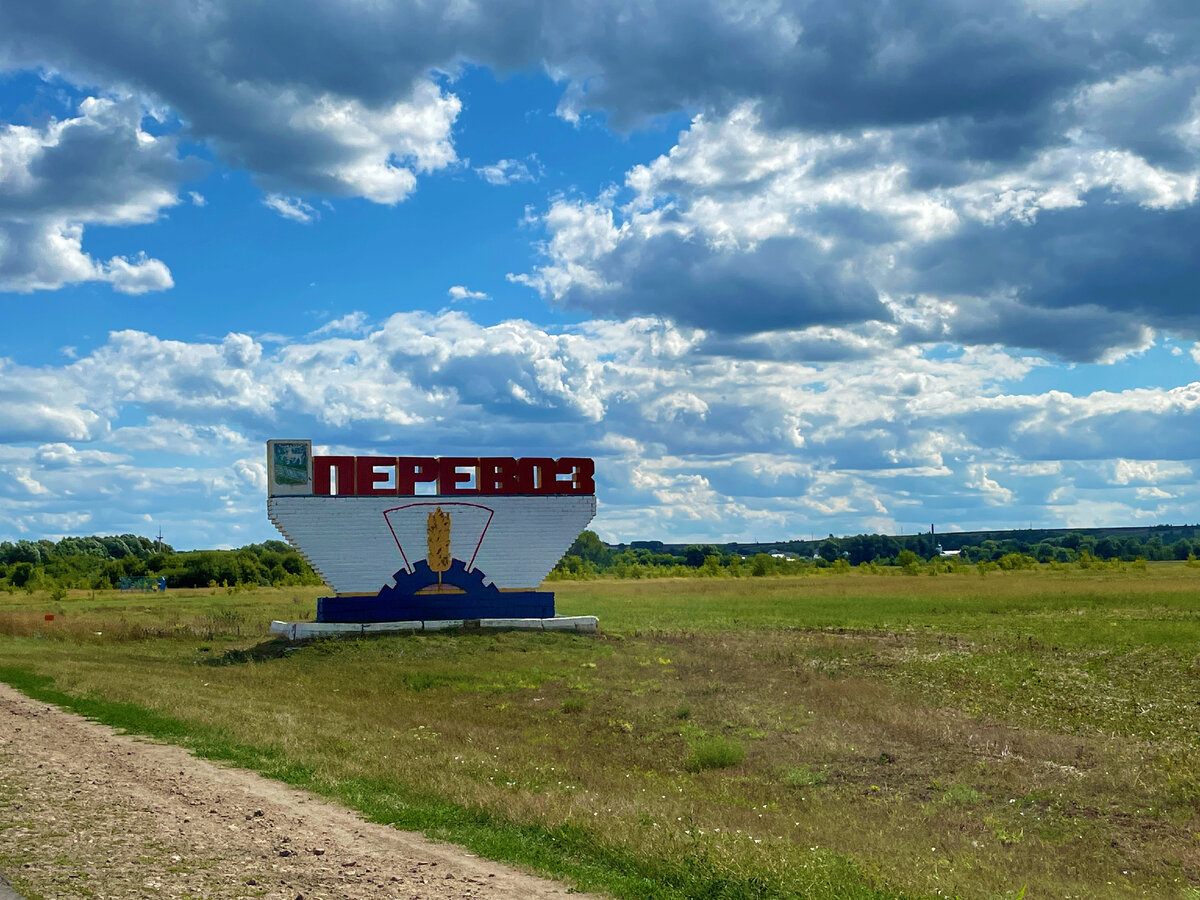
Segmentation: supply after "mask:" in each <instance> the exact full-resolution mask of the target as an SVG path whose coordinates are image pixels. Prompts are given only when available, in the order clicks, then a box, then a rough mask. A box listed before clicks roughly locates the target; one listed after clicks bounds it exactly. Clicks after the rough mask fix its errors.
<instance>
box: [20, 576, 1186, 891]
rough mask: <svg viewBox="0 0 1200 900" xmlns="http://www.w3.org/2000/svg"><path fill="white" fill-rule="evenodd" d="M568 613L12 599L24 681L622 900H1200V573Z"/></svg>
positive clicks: (958, 583)
mask: <svg viewBox="0 0 1200 900" xmlns="http://www.w3.org/2000/svg"><path fill="white" fill-rule="evenodd" d="M553 587H554V590H555V591H556V592H557V594H558V609H559V612H560V613H562V614H595V615H598V616H599V617H600V621H601V626H602V628H603V629H604V633H603V634H601V635H598V636H594V637H588V636H576V635H564V634H522V633H493V634H470V633H463V634H436V635H409V636H397V637H386V638H374V639H370V640H346V641H326V642H319V643H314V644H310V645H307V646H302V647H299V648H285V647H284V646H283V645H281V644H277V643H273V642H269V641H268V640H267V634H266V625H267V622H268V620H269V619H270V618H272V617H275V618H287V619H299V618H303V617H304V616H305V615H306V614H307V615H309V616H311V614H312V610H313V609H314V603H313V599H314V597H315V596H316V594H317V591H315V590H312V589H286V590H278V591H276V590H260V591H256V592H253V593H233V594H230V593H227V592H225V591H218V592H210V591H200V592H176V593H170V594H167V595H165V596H158V595H145V594H143V595H136V596H131V595H121V594H112V593H106V594H98V595H95V596H91V595H80V596H78V597H75V596H73V597H69V598H68V599H66V600H64V601H61V602H58V603H55V602H53V601H51V600H50V599H49V598H47V597H43V596H40V595H37V594H35V595H26V594H22V593H17V594H12V595H7V594H0V635H5V636H4V637H0V679H3V680H5V681H7V682H9V683H12V684H14V685H16V686H18V687H20V688H22V689H23V690H25V691H27V692H29V693H32V694H34V695H36V696H40V697H42V698H44V699H47V700H49V701H53V702H58V703H60V704H62V705H66V706H70V707H73V708H76V709H79V710H81V711H83V712H85V713H87V714H89V715H93V716H95V717H97V718H100V719H104V720H106V721H109V722H112V723H114V724H117V725H120V726H122V727H125V728H128V729H130V730H133V731H138V732H141V733H146V734H152V735H158V736H161V737H165V738H167V739H169V740H172V741H176V742H179V743H183V744H186V745H189V746H191V747H193V748H195V749H196V750H197V752H200V753H202V754H204V755H208V756H212V757H216V758H223V759H229V760H233V761H235V762H237V763H239V764H241V765H246V766H249V767H252V768H256V769H258V770H260V771H263V772H265V773H267V774H269V775H271V776H273V777H276V778H281V779H283V780H286V781H289V782H291V783H294V784H299V785H302V786H305V787H308V788H311V789H314V790H317V791H320V792H322V793H325V794H327V795H329V796H333V797H336V798H338V799H339V800H341V801H342V802H345V803H347V804H349V805H352V806H355V807H356V808H358V809H360V810H362V811H363V813H364V814H365V815H367V816H369V817H371V818H374V819H377V820H379V821H384V822H394V823H396V824H398V825H400V826H402V827H407V828H415V829H419V830H422V831H425V832H426V833H428V834H430V835H433V836H435V837H444V838H448V839H451V840H455V841H457V842H459V843H463V844H465V845H466V846H468V847H470V848H471V849H472V850H474V851H475V852H478V853H480V854H483V855H488V856H492V857H495V858H500V859H506V860H510V861H515V862H518V863H522V864H524V865H526V866H529V867H531V868H534V869H537V870H539V871H542V872H546V873H549V874H553V875H556V876H559V877H563V878H565V879H567V880H568V881H571V882H572V883H574V884H576V885H578V886H580V887H583V888H589V889H596V888H601V889H605V890H608V891H609V892H611V893H613V894H614V895H616V896H622V897H663V898H667V897H713V898H717V897H721V898H726V897H728V898H735V897H776V896H794V897H804V898H877V900H889V898H916V897H964V898H1017V897H1021V896H1023V897H1025V898H1043V897H1046V898H1049V897H1056V898H1104V897H1163V898H1169V897H1180V898H1187V900H1200V889H1198V888H1200V728H1198V723H1200V570H1197V569H1195V568H1188V567H1186V566H1183V565H1171V564H1151V565H1150V566H1149V568H1148V569H1147V570H1145V571H1132V570H1131V571H1124V572H1122V571H1116V570H1101V571H1096V570H1060V571H1050V570H1042V571H1037V572H1011V573H999V572H993V573H990V574H988V575H987V576H986V577H983V576H980V575H978V574H976V573H971V574H965V573H964V574H955V575H946V574H942V575H939V576H937V577H930V576H915V577H909V576H903V575H891V574H887V575H882V574H881V575H869V574H863V573H859V572H852V573H850V574H845V575H820V576H813V577H805V578H789V579H784V578H778V579H775V578H756V579H741V580H733V579H711V580H704V579H690V580H658V581H647V582H631V581H620V582H618V581H592V582H559V583H556V584H555V585H553ZM46 615H54V620H53V621H46V619H45V616H46ZM4 802H6V798H3V797H0V804H2V803H4ZM5 814H6V813H3V812H0V816H2V815H5ZM0 825H2V820H0ZM0 868H3V865H0Z"/></svg>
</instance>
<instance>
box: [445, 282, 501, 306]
mask: <svg viewBox="0 0 1200 900" xmlns="http://www.w3.org/2000/svg"><path fill="white" fill-rule="evenodd" d="M446 294H447V295H448V296H449V297H450V300H451V302H453V303H461V302H462V301H464V300H491V299H492V298H491V297H490V296H488V295H487V294H486V293H484V292H483V291H473V290H471V289H470V288H469V287H465V286H464V285H461V284H455V285H451V286H450V289H449V290H448V291H446Z"/></svg>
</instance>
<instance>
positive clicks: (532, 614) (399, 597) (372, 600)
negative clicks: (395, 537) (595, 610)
mask: <svg viewBox="0 0 1200 900" xmlns="http://www.w3.org/2000/svg"><path fill="white" fill-rule="evenodd" d="M393 577H394V578H395V580H396V586H395V587H391V586H388V587H384V588H383V589H381V590H380V591H379V593H378V594H376V595H375V596H374V597H363V596H358V597H320V598H318V600H317V621H318V622H404V621H412V620H415V619H421V620H435V619H500V618H514V619H517V618H519V619H550V618H553V617H554V594H553V593H552V592H550V591H501V590H500V589H499V588H497V587H496V586H495V585H494V584H486V585H485V584H484V583H483V573H482V572H480V571H479V570H478V569H476V570H475V571H473V572H468V571H467V567H466V564H465V563H463V562H462V560H458V559H456V560H452V561H451V564H450V569H449V570H448V571H446V572H443V573H442V579H441V582H442V584H444V585H448V586H451V587H456V588H460V589H461V590H462V591H464V593H457V592H456V593H446V594H438V593H430V594H418V593H417V591H419V590H422V589H423V588H427V587H429V586H430V585H436V584H437V583H438V577H437V574H436V573H435V572H433V571H431V570H430V568H429V563H428V562H426V561H425V560H421V561H420V562H419V563H417V564H416V566H415V567H414V571H413V572H411V573H409V572H406V571H404V570H403V569H401V570H400V571H399V572H397V573H396V574H395V575H394V576H393Z"/></svg>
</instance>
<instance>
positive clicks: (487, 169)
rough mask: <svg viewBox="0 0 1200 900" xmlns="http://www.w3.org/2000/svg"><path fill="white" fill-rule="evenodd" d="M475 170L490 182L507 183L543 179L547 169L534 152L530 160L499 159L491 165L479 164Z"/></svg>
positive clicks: (531, 181) (530, 181) (529, 182)
mask: <svg viewBox="0 0 1200 900" xmlns="http://www.w3.org/2000/svg"><path fill="white" fill-rule="evenodd" d="M531 166H532V168H531ZM475 172H476V173H477V174H478V175H479V177H480V178H482V179H483V180H484V181H486V182H487V183H488V184H494V185H505V184H515V183H519V182H525V183H528V184H532V183H534V182H536V181H539V180H540V179H541V177H542V175H543V174H545V169H544V168H543V167H542V164H541V162H540V161H539V160H538V158H537V154H532V155H530V157H529V159H528V162H523V161H521V160H518V159H499V160H496V162H494V163H492V164H491V165H488V166H479V167H478V168H476V169H475Z"/></svg>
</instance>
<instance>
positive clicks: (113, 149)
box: [0, 97, 194, 294]
mask: <svg viewBox="0 0 1200 900" xmlns="http://www.w3.org/2000/svg"><path fill="white" fill-rule="evenodd" d="M143 118H144V113H143V110H142V109H141V107H140V105H139V104H138V103H136V102H135V101H133V100H131V99H125V100H113V99H105V98H95V97H91V98H88V99H85V100H84V101H83V102H82V103H81V104H80V105H79V115H78V116H76V117H74V118H69V119H62V120H51V121H50V122H48V123H46V124H45V125H43V126H28V125H4V126H0V289H3V290H9V291H18V292H29V291H36V290H54V289H57V288H60V287H62V286H64V285H68V284H76V283H79V282H85V281H105V282H108V283H110V284H111V285H112V287H113V289H114V290H116V291H118V292H120V293H125V294H142V293H146V292H147V291H161V290H166V289H167V288H170V287H172V285H173V282H172V279H171V273H170V270H169V269H168V268H167V266H166V264H165V263H163V262H162V261H161V260H157V259H151V258H148V257H147V256H146V254H145V253H142V252H137V253H134V254H132V255H131V256H114V257H112V258H111V259H109V260H96V259H94V258H93V257H91V256H90V255H89V254H88V253H87V252H85V250H84V248H83V236H84V228H85V226H87V225H91V224H97V225H134V224H143V223H147V222H152V221H154V220H155V219H156V218H158V216H159V215H161V214H162V212H163V211H164V210H166V209H168V208H170V207H171V206H174V205H175V204H176V203H178V202H179V199H178V196H177V195H176V191H175V188H176V184H177V183H178V181H179V180H180V179H181V178H183V177H185V175H186V174H187V173H189V172H192V171H194V168H193V167H192V165H191V164H190V163H188V162H187V161H183V160H180V158H179V155H178V148H177V146H176V143H175V141H174V139H172V138H170V137H153V136H151V135H150V134H148V133H147V132H146V131H144V130H143V129H142V120H143Z"/></svg>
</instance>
